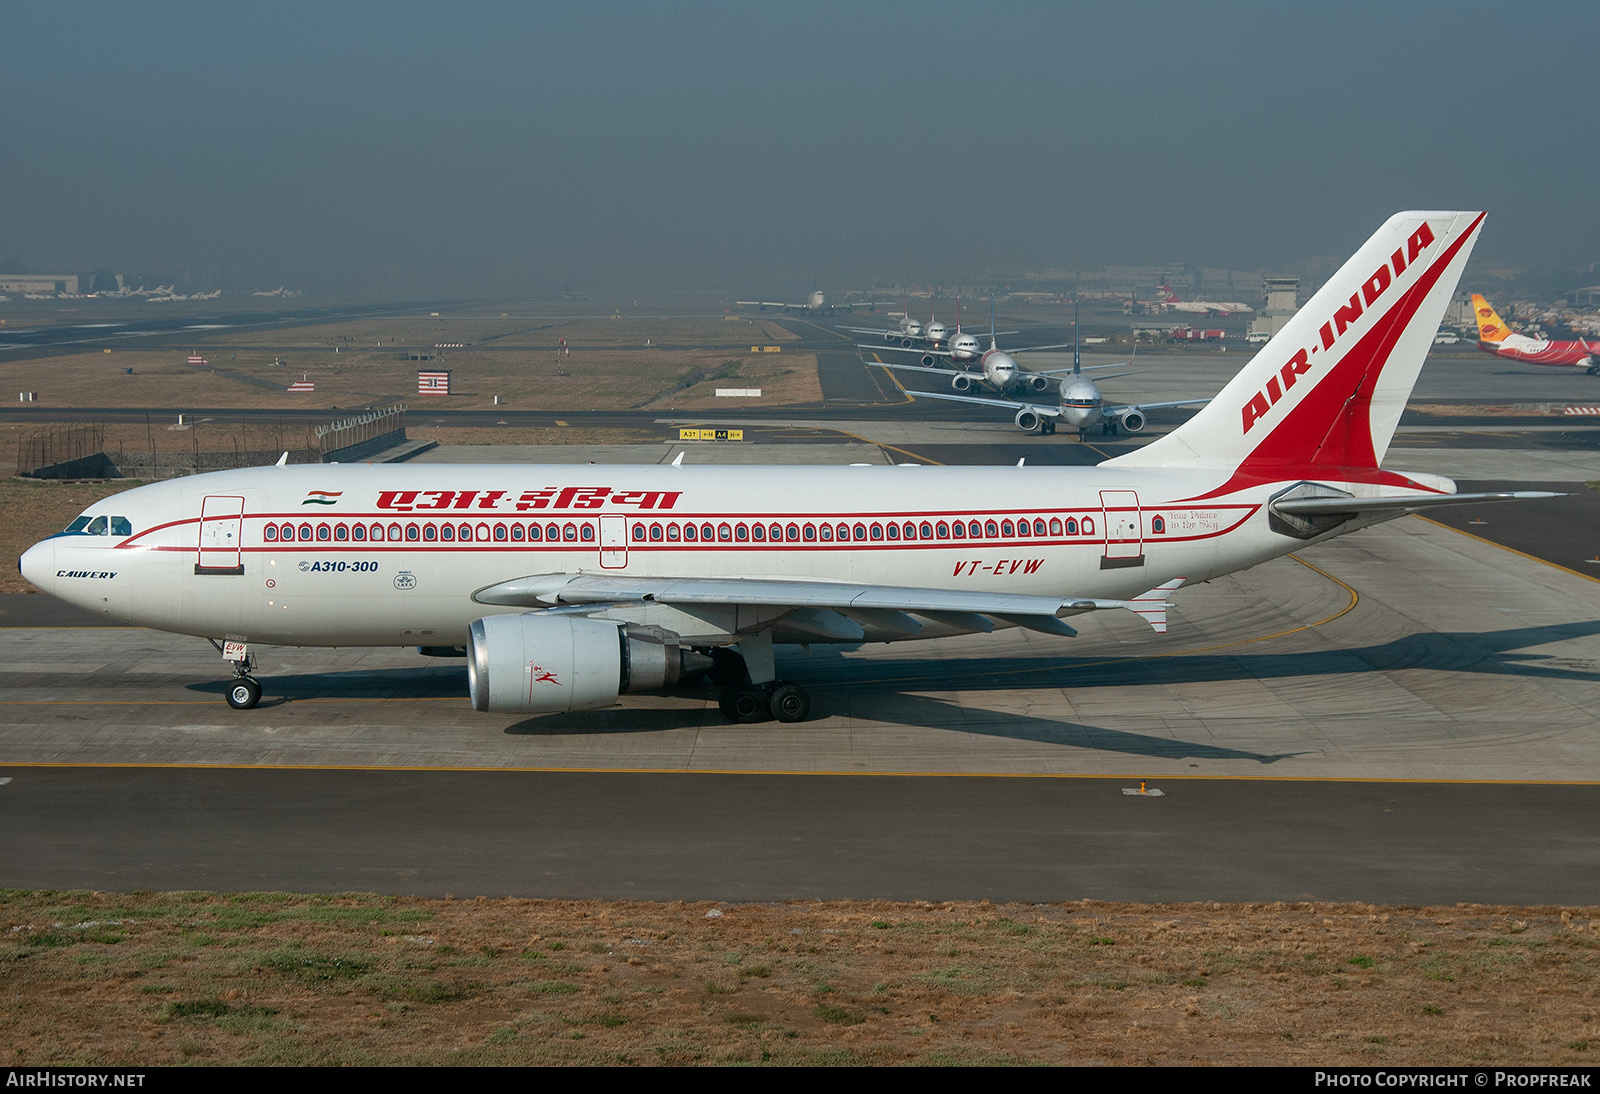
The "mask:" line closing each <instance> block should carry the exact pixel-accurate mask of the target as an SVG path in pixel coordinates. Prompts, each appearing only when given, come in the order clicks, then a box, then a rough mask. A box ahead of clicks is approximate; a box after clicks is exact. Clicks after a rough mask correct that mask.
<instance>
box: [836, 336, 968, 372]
mask: <svg viewBox="0 0 1600 1094" xmlns="http://www.w3.org/2000/svg"><path fill="white" fill-rule="evenodd" d="M856 349H865V350H871V351H872V352H873V353H931V354H933V356H935V357H949V356H950V351H949V350H947V349H916V348H914V347H913V348H911V349H907V348H906V347H905V346H874V345H870V344H869V345H862V344H861V343H860V342H857V343H856ZM867 364H869V365H882V364H884V362H883V361H868V362H867ZM887 367H889V368H893V367H895V366H893V365H889V366H887ZM934 371H935V372H941V371H944V370H942V369H934Z"/></svg>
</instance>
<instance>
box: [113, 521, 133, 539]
mask: <svg viewBox="0 0 1600 1094" xmlns="http://www.w3.org/2000/svg"><path fill="white" fill-rule="evenodd" d="M111 534H112V535H114V536H131V535H133V523H132V522H131V521H130V520H128V518H127V517H112V518H111Z"/></svg>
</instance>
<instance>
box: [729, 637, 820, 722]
mask: <svg viewBox="0 0 1600 1094" xmlns="http://www.w3.org/2000/svg"><path fill="white" fill-rule="evenodd" d="M740 646H741V647H743V648H744V652H743V653H741V652H738V651H735V650H731V649H727V648H725V647H716V648H713V649H711V650H710V651H708V652H709V653H710V656H711V661H712V665H711V671H710V673H709V674H708V675H709V676H710V677H711V680H712V682H713V683H716V684H721V685H722V693H721V694H720V695H718V696H717V706H718V708H719V709H720V710H721V711H722V715H723V717H725V718H727V719H728V721H730V722H739V723H742V724H749V723H752V722H765V721H767V720H769V719H772V720H775V721H779V722H803V721H805V720H806V718H808V717H809V716H810V715H811V696H810V695H809V694H807V693H806V689H805V688H803V687H801V686H800V685H799V684H795V683H791V682H790V681H788V680H771V679H769V680H768V681H767V682H766V683H761V684H755V683H751V671H750V668H749V664H748V662H747V661H746V655H748V656H749V657H750V658H751V659H753V660H754V661H755V662H756V665H757V668H758V670H759V669H760V668H762V667H764V668H765V672H763V673H761V675H765V676H768V677H770V676H772V675H773V672H772V639H771V637H770V635H763V636H760V637H758V638H756V639H747V640H746V641H744V642H741V643H740Z"/></svg>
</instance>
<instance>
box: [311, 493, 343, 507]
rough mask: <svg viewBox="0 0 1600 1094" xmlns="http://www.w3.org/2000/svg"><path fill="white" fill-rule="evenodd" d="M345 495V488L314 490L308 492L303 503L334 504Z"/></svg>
mask: <svg viewBox="0 0 1600 1094" xmlns="http://www.w3.org/2000/svg"><path fill="white" fill-rule="evenodd" d="M343 496H344V491H343V490H312V491H309V492H308V493H307V494H306V500H305V501H303V502H301V503H300V504H301V505H332V504H333V503H334V502H336V501H338V500H339V499H340V498H341V497H343Z"/></svg>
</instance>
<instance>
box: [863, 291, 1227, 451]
mask: <svg viewBox="0 0 1600 1094" xmlns="http://www.w3.org/2000/svg"><path fill="white" fill-rule="evenodd" d="M989 321H990V323H993V322H994V318H993V316H992V315H991V317H990V320H989ZM1072 329H1073V341H1072V342H1071V343H1069V344H1070V345H1071V346H1072V368H1070V369H1050V370H1046V371H1043V372H1028V373H1024V372H1022V371H1021V370H1020V369H1019V368H1018V366H1017V364H1016V362H1015V361H1013V360H1012V359H1011V358H1010V356H1009V355H1007V354H1004V353H1001V352H999V351H998V350H996V349H995V348H994V339H993V338H991V339H990V340H989V352H988V353H986V354H984V355H983V372H982V374H981V375H982V376H983V379H984V381H985V382H986V383H988V384H989V386H991V387H993V388H994V389H995V390H997V391H999V392H1000V393H1001V394H1008V393H1009V391H1010V390H1011V389H1013V388H1018V387H1022V386H1026V387H1027V388H1028V389H1029V390H1032V391H1044V390H1046V388H1047V387H1048V385H1049V379H1050V377H1052V376H1056V375H1061V376H1062V377H1063V379H1062V380H1061V390H1060V392H1059V393H1058V399H1057V402H1056V403H1055V404H1054V405H1037V404H1034V403H1020V404H1019V403H1017V402H1014V401H1012V400H1011V399H988V398H984V397H982V396H977V395H964V394H957V395H945V394H943V393H941V392H933V391H911V390H907V391H906V394H907V395H910V396H911V397H912V398H917V397H924V396H925V397H927V398H929V399H948V400H950V401H952V402H962V403H976V404H978V405H979V406H988V407H1000V408H1002V409H1004V410H1005V411H1006V412H1007V413H1014V414H1015V418H1014V419H1013V420H1014V421H1015V422H1016V425H1017V428H1018V429H1020V430H1022V431H1023V432H1024V433H1032V432H1033V431H1034V430H1038V431H1039V432H1040V433H1054V432H1055V431H1056V428H1057V426H1060V425H1065V426H1066V427H1067V428H1068V429H1076V430H1077V431H1078V436H1079V438H1080V439H1081V438H1082V437H1084V436H1085V435H1086V434H1087V433H1088V432H1089V430H1090V428H1091V427H1093V426H1096V425H1098V426H1100V428H1101V431H1102V432H1105V433H1115V432H1117V430H1118V429H1119V428H1120V429H1126V430H1127V431H1128V432H1129V433H1137V432H1139V431H1140V430H1141V429H1143V428H1144V426H1145V411H1147V410H1158V409H1161V408H1163V407H1172V406H1197V405H1199V404H1201V403H1205V402H1208V401H1209V400H1206V399H1179V400H1177V401H1174V402H1166V403H1140V404H1137V405H1134V404H1126V405H1122V406H1106V405H1105V397H1104V396H1103V395H1102V394H1101V393H1100V388H1099V387H1097V386H1096V385H1095V383H1094V381H1092V380H1090V379H1089V378H1088V377H1087V376H1085V375H1083V374H1084V372H1085V371H1090V370H1098V369H1108V368H1125V367H1127V366H1128V365H1131V364H1132V363H1133V362H1131V361H1126V362H1116V363H1113V364H1109V365H1089V366H1087V368H1086V367H1085V366H1084V365H1083V363H1082V360H1081V358H1080V357H1079V353H1078V341H1077V330H1078V307H1077V302H1076V301H1074V302H1073V307H1072ZM1064 348H1066V347H1065V346H1027V347H1024V348H1023V349H1018V350H1013V351H1012V352H1013V353H1025V352H1027V351H1028V350H1048V349H1064ZM874 363H875V364H878V365H880V366H881V367H883V368H896V369H916V370H918V371H922V372H943V371H944V370H943V369H935V368H920V367H919V366H917V365H889V364H884V363H883V362H881V361H880V362H874ZM991 372H993V373H994V374H995V375H994V378H992V379H991V375H990V374H991ZM964 379H965V374H959V375H957V376H956V377H955V379H954V381H953V385H954V387H955V389H956V391H957V392H965V391H968V390H970V387H971V384H970V383H962V380H964Z"/></svg>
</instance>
